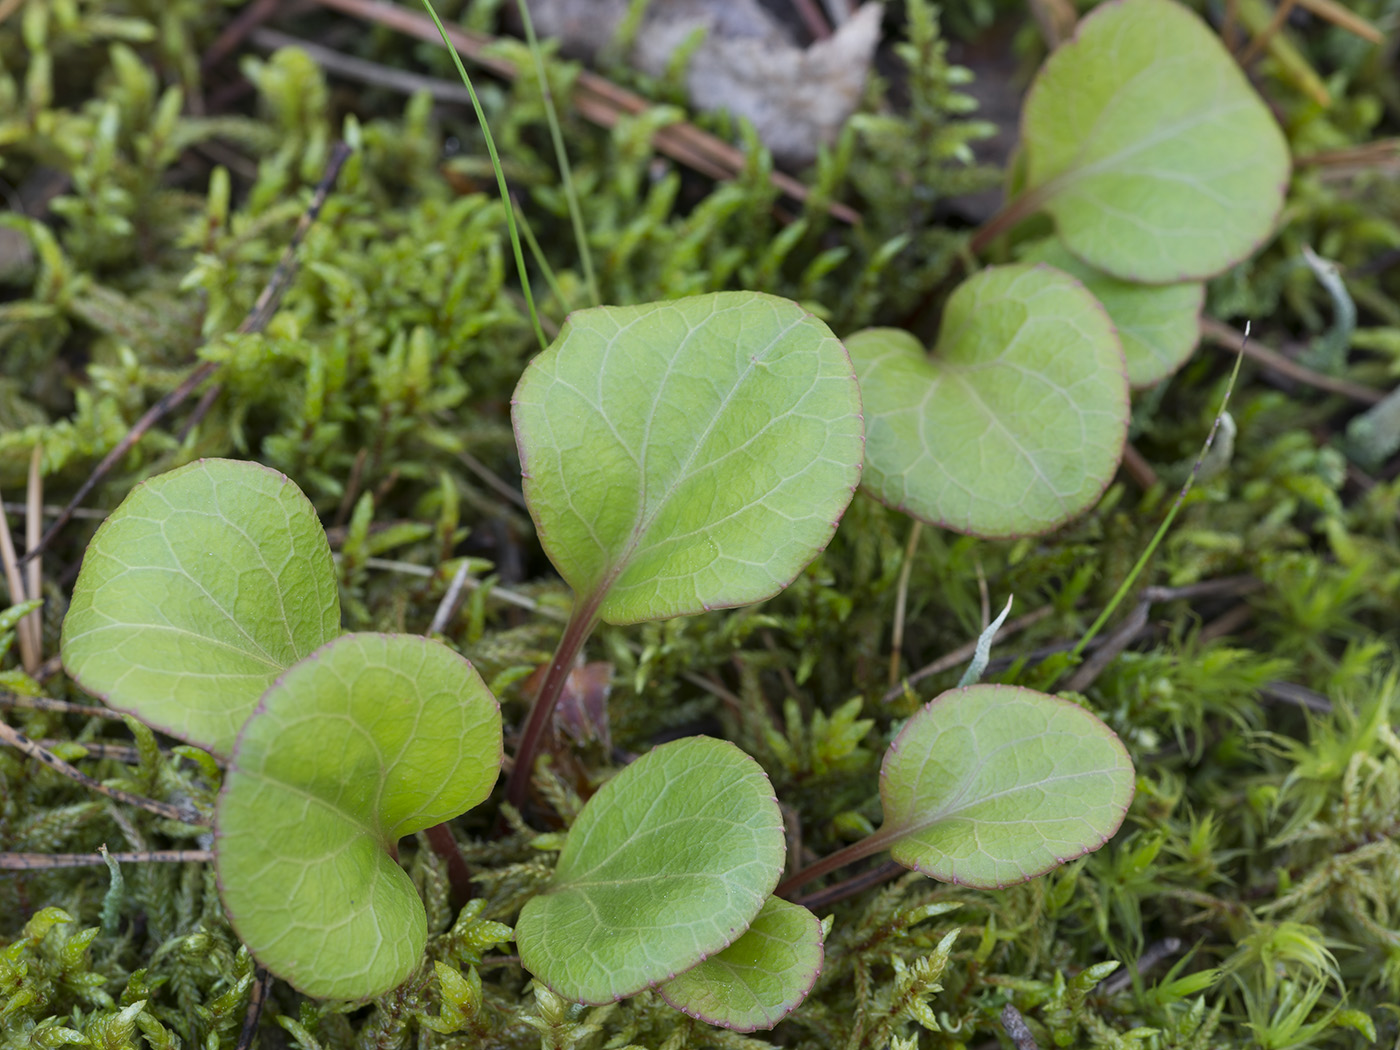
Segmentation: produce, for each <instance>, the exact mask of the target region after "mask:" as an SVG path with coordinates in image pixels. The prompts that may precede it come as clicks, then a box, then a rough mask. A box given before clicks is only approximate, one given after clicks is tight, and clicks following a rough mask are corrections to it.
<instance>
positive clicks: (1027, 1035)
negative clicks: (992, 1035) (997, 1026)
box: [1001, 1003, 1040, 1050]
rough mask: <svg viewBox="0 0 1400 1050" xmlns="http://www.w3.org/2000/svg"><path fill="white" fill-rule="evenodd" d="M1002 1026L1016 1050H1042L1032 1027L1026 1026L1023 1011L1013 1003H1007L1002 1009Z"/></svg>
mask: <svg viewBox="0 0 1400 1050" xmlns="http://www.w3.org/2000/svg"><path fill="white" fill-rule="evenodd" d="M1001 1026H1002V1028H1004V1029H1005V1030H1006V1038H1008V1039H1010V1040H1011V1045H1012V1046H1014V1047H1015V1048H1016V1050H1040V1046H1039V1044H1037V1043H1036V1041H1035V1035H1034V1034H1033V1033H1032V1032H1031V1029H1030V1025H1028V1024H1026V1019H1025V1018H1024V1017H1023V1016H1021V1011H1020V1010H1018V1009H1016V1007H1015V1006H1014V1005H1013V1004H1012V1003H1007V1004H1006V1005H1005V1006H1003V1007H1002V1008H1001Z"/></svg>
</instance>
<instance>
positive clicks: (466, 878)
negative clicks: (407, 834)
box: [424, 823, 476, 908]
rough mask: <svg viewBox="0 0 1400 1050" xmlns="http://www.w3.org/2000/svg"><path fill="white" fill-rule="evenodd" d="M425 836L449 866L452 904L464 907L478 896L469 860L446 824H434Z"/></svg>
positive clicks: (448, 877) (448, 880)
mask: <svg viewBox="0 0 1400 1050" xmlns="http://www.w3.org/2000/svg"><path fill="white" fill-rule="evenodd" d="M424 834H425V836H426V837H427V839H428V845H429V846H431V847H432V850H433V852H434V853H436V854H437V855H438V856H439V857H441V858H442V859H443V861H444V862H445V863H446V864H447V884H448V885H449V886H450V887H451V888H452V903H453V904H454V905H455V906H456V907H458V908H460V907H462V905H464V904H466V903H467V901H469V900H471V899H472V898H473V897H475V896H476V888H475V887H474V886H473V885H472V872H471V869H470V868H469V867H467V860H466V858H465V857H463V856H462V850H461V849H460V848H459V847H458V845H457V840H456V839H455V838H453V837H452V831H451V829H450V828H448V826H447V825H446V824H445V823H443V824H434V825H433V826H432V827H430V828H429V829H428V830H427V831H426V832H424Z"/></svg>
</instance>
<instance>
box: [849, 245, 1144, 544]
mask: <svg viewBox="0 0 1400 1050" xmlns="http://www.w3.org/2000/svg"><path fill="white" fill-rule="evenodd" d="M846 348H847V349H848V350H849V351H850V354H851V359H852V361H854V362H855V365H856V374H857V376H858V377H859V379H860V388H861V395H862V397H863V398H864V401H865V418H866V445H865V475H864V478H863V484H864V485H865V487H866V489H867V490H869V491H870V492H871V494H873V495H874V496H875V498H876V499H878V500H880V501H881V502H882V503H885V504H886V505H888V506H891V507H896V508H898V509H900V510H903V511H906V512H907V513H909V514H912V515H913V516H914V517H916V518H920V519H922V520H924V521H927V522H930V523H933V524H936V525H942V526H945V527H946V528H950V529H956V530H957V531H959V532H969V533H973V534H974V535H978V536H1018V535H1026V534H1032V533H1040V532H1046V531H1048V530H1050V529H1053V528H1055V527H1056V526H1057V525H1059V524H1061V523H1063V522H1065V521H1068V520H1069V519H1070V518H1073V517H1074V516H1076V515H1077V514H1080V513H1082V512H1083V511H1085V510H1087V509H1088V508H1089V507H1090V506H1092V505H1093V503H1094V502H1095V500H1097V499H1098V497H1099V495H1100V494H1101V493H1102V492H1103V490H1104V488H1105V487H1106V486H1107V485H1108V482H1109V479H1111V478H1112V477H1113V472H1114V471H1115V470H1116V469H1117V466H1118V460H1119V457H1120V456H1121V455H1122V452H1123V443H1124V441H1125V440H1126V438H1127V431H1128V382H1127V378H1126V376H1125V374H1124V366H1123V352H1122V349H1121V348H1120V346H1119V342H1118V337H1117V335H1116V334H1115V333H1114V331H1113V325H1112V324H1111V323H1110V322H1109V319H1108V315H1107V314H1105V313H1104V310H1103V307H1102V306H1100V305H1099V303H1098V302H1097V301H1096V300H1095V299H1094V297H1093V296H1091V295H1090V294H1089V293H1088V292H1086V291H1085V290H1084V288H1083V286H1082V285H1080V284H1079V282H1078V281H1076V280H1074V279H1073V278H1071V277H1069V276H1068V275H1066V274H1064V273H1061V272H1060V271H1058V270H1055V269H1052V268H1050V267H1048V266H1025V265H1019V266H998V267H992V268H990V269H987V270H983V271H982V272H981V273H979V274H977V275H976V276H974V277H972V278H971V279H969V280H967V281H966V282H964V283H963V284H961V285H960V286H959V287H958V288H957V290H956V291H954V292H953V294H952V295H951V296H950V297H949V299H948V304H947V306H946V308H945V310H944V314H943V324H942V327H941V328H940V331H939V336H938V346H937V347H936V348H935V349H934V351H933V353H932V354H926V353H925V352H924V348H923V346H921V345H920V343H919V341H918V340H917V339H915V338H914V337H913V336H912V335H910V334H909V333H908V332H905V331H901V330H899V329H893V328H875V329H868V330H866V331H863V332H857V333H856V334H855V335H853V336H851V337H850V338H849V339H847V340H846Z"/></svg>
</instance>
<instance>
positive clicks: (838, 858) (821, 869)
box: [773, 828, 899, 899]
mask: <svg viewBox="0 0 1400 1050" xmlns="http://www.w3.org/2000/svg"><path fill="white" fill-rule="evenodd" d="M897 838H899V832H898V831H896V830H887V829H885V828H880V829H879V830H878V831H876V832H873V833H872V834H870V835H867V836H865V838H863V839H861V840H860V841H859V842H852V843H851V844H850V845H849V846H846V847H845V848H843V849H838V850H837V851H836V852H835V853H828V854H827V855H826V856H825V857H823V858H822V859H821V860H819V861H817V862H816V863H815V864H809V865H807V867H805V868H803V869H802V870H801V871H799V872H798V873H797V874H796V875H794V876H793V877H792V878H790V879H788V880H787V881H786V882H784V883H781V884H780V885H779V886H778V888H777V889H776V890H774V891H773V892H774V893H775V894H776V895H777V896H779V897H787V898H789V899H790V898H791V897H792V894H793V891H794V890H796V889H797V888H798V887H800V886H803V885H805V884H806V883H809V882H811V881H812V880H813V879H819V878H821V877H822V876H823V875H827V874H830V873H831V872H833V871H835V870H836V869H837V868H844V867H845V866H846V865H847V864H854V863H855V862H856V861H858V860H864V859H865V858H866V857H870V856H873V855H874V854H876V853H879V852H880V851H881V850H885V849H889V847H890V845H891V843H893V842H894V841H895V839H897Z"/></svg>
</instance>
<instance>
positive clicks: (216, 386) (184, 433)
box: [176, 383, 224, 445]
mask: <svg viewBox="0 0 1400 1050" xmlns="http://www.w3.org/2000/svg"><path fill="white" fill-rule="evenodd" d="M223 389H224V388H223V385H222V384H221V383H210V384H209V385H208V386H207V387H205V388H204V393H202V394H200V395H199V400H198V401H196V402H195V405H194V409H193V410H192V411H191V412H190V418H189V419H187V420H185V425H184V426H182V427H181V428H180V433H179V435H178V436H177V437H176V440H177V441H179V442H180V444H182V445H183V444H184V443H185V441H186V440H187V439H188V438H189V436H190V435H191V434H192V433H194V428H195V427H197V426H199V424H200V423H202V422H203V421H204V417H205V416H207V415H208V414H209V410H210V409H211V408H213V407H214V402H215V401H217V400H218V399H219V394H221V393H222V392H223Z"/></svg>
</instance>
